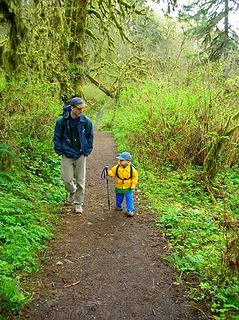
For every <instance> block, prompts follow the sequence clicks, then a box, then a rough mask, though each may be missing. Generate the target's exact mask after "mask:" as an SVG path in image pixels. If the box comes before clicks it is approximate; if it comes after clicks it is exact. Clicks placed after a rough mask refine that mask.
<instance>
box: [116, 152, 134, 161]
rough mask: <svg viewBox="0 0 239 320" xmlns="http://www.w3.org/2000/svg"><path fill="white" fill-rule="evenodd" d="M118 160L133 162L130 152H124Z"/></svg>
mask: <svg viewBox="0 0 239 320" xmlns="http://www.w3.org/2000/svg"><path fill="white" fill-rule="evenodd" d="M116 159H119V160H122V161H123V160H128V161H131V160H132V156H131V154H130V153H129V152H122V153H121V154H120V155H119V156H118V157H116Z"/></svg>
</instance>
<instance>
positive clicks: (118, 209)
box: [115, 207, 123, 211]
mask: <svg viewBox="0 0 239 320" xmlns="http://www.w3.org/2000/svg"><path fill="white" fill-rule="evenodd" d="M115 210H116V211H122V210H123V208H118V207H116V208H115Z"/></svg>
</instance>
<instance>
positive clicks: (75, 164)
mask: <svg viewBox="0 0 239 320" xmlns="http://www.w3.org/2000/svg"><path fill="white" fill-rule="evenodd" d="M61 177H62V179H63V181H64V184H65V188H66V190H67V191H68V192H69V193H70V194H72V193H74V192H75V204H81V205H82V204H83V203H84V196H85V180H86V157H85V156H84V155H81V156H80V158H79V159H77V160H75V159H71V158H67V157H66V156H65V155H63V156H62V159H61Z"/></svg>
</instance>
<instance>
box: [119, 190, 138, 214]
mask: <svg viewBox="0 0 239 320" xmlns="http://www.w3.org/2000/svg"><path fill="white" fill-rule="evenodd" d="M124 196H125V199H126V207H127V211H128V212H130V211H134V210H135V209H134V199H133V194H132V192H127V193H116V207H117V208H122V207H123V201H124Z"/></svg>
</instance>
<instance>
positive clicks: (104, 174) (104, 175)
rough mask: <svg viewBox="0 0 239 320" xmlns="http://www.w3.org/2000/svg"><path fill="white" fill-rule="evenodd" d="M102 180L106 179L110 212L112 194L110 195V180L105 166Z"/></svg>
mask: <svg viewBox="0 0 239 320" xmlns="http://www.w3.org/2000/svg"><path fill="white" fill-rule="evenodd" d="M101 179H103V180H105V179H106V186H107V198H108V207H109V210H110V193H109V179H108V167H107V166H105V167H104V169H103V170H102V173H101Z"/></svg>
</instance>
